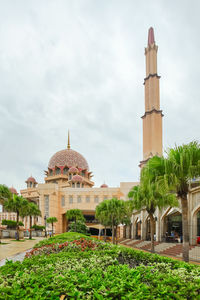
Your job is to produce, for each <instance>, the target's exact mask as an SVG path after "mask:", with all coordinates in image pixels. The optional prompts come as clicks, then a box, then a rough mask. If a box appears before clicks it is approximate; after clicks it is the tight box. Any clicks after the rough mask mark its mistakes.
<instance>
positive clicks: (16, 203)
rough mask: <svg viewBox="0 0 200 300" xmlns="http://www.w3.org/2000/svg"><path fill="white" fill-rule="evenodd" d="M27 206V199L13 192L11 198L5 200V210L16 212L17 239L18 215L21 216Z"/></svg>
mask: <svg viewBox="0 0 200 300" xmlns="http://www.w3.org/2000/svg"><path fill="white" fill-rule="evenodd" d="M27 206H28V201H27V200H26V199H25V198H23V197H22V196H18V195H15V194H13V195H12V197H11V198H9V199H7V200H5V202H4V207H5V209H6V210H7V211H11V212H15V213H16V214H17V238H16V239H17V240H19V217H20V216H21V217H23V215H24V209H25V208H26V207H27Z"/></svg>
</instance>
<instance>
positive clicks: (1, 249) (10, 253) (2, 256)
mask: <svg viewBox="0 0 200 300" xmlns="http://www.w3.org/2000/svg"><path fill="white" fill-rule="evenodd" d="M43 239H44V237H35V238H34V240H25V242H17V241H13V240H12V239H2V240H1V241H2V243H7V244H0V266H2V265H4V264H5V261H6V259H9V260H13V261H16V260H20V261H22V260H23V258H24V255H25V253H26V252H27V250H29V249H31V248H32V247H33V246H34V245H35V244H37V243H38V242H39V241H41V240H43Z"/></svg>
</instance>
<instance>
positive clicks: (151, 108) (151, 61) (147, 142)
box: [140, 27, 163, 167]
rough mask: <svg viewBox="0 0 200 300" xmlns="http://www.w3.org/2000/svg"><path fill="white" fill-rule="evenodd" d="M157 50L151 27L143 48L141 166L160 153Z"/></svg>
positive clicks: (160, 133)
mask: <svg viewBox="0 0 200 300" xmlns="http://www.w3.org/2000/svg"><path fill="white" fill-rule="evenodd" d="M157 51H158V46H157V45H156V43H155V39H154V31H153V28H152V27H151V28H149V33H148V44H147V47H146V48H145V56H146V78H145V79H144V88H145V114H144V116H142V119H143V160H142V161H141V162H140V167H143V166H144V165H145V163H146V162H147V161H148V159H149V158H150V157H152V156H154V155H162V117H163V114H162V110H160V89H159V79H160V76H158V74H157Z"/></svg>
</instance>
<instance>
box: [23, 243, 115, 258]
mask: <svg viewBox="0 0 200 300" xmlns="http://www.w3.org/2000/svg"><path fill="white" fill-rule="evenodd" d="M105 248H106V249H108V248H110V245H109V244H103V243H101V242H98V241H93V240H88V239H85V238H81V239H79V240H74V241H71V242H65V243H61V244H58V243H54V244H48V245H44V246H41V247H36V248H34V249H32V250H31V251H30V252H27V253H26V255H25V257H26V258H28V257H31V256H33V255H42V254H48V255H49V254H52V253H59V252H61V251H65V252H66V251H80V250H81V251H89V250H101V249H105Z"/></svg>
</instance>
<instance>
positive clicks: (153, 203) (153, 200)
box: [129, 158, 178, 252]
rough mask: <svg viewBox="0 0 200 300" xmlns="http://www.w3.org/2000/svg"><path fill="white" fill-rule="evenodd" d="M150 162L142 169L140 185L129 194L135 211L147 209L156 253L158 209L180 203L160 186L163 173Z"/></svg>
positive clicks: (152, 243)
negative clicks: (158, 180)
mask: <svg viewBox="0 0 200 300" xmlns="http://www.w3.org/2000/svg"><path fill="white" fill-rule="evenodd" d="M152 159H153V158H152ZM150 161H151V159H150V160H149V162H148V163H147V165H146V166H145V167H144V168H143V169H142V172H141V180H140V185H139V186H134V187H133V189H132V190H131V192H130V193H129V197H130V196H132V197H133V198H132V199H133V206H134V208H135V209H137V210H141V209H146V211H147V212H148V215H149V219H150V227H151V251H152V252H154V251H155V250H154V228H155V217H154V214H155V211H156V208H159V209H161V208H163V207H167V206H177V205H178V203H177V200H176V197H175V195H174V194H173V193H170V191H169V190H168V189H166V188H164V186H161V185H159V184H158V182H157V178H158V174H160V175H161V173H159V172H158V170H157V171H155V170H154V169H152V168H151V167H150V166H151V164H150Z"/></svg>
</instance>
